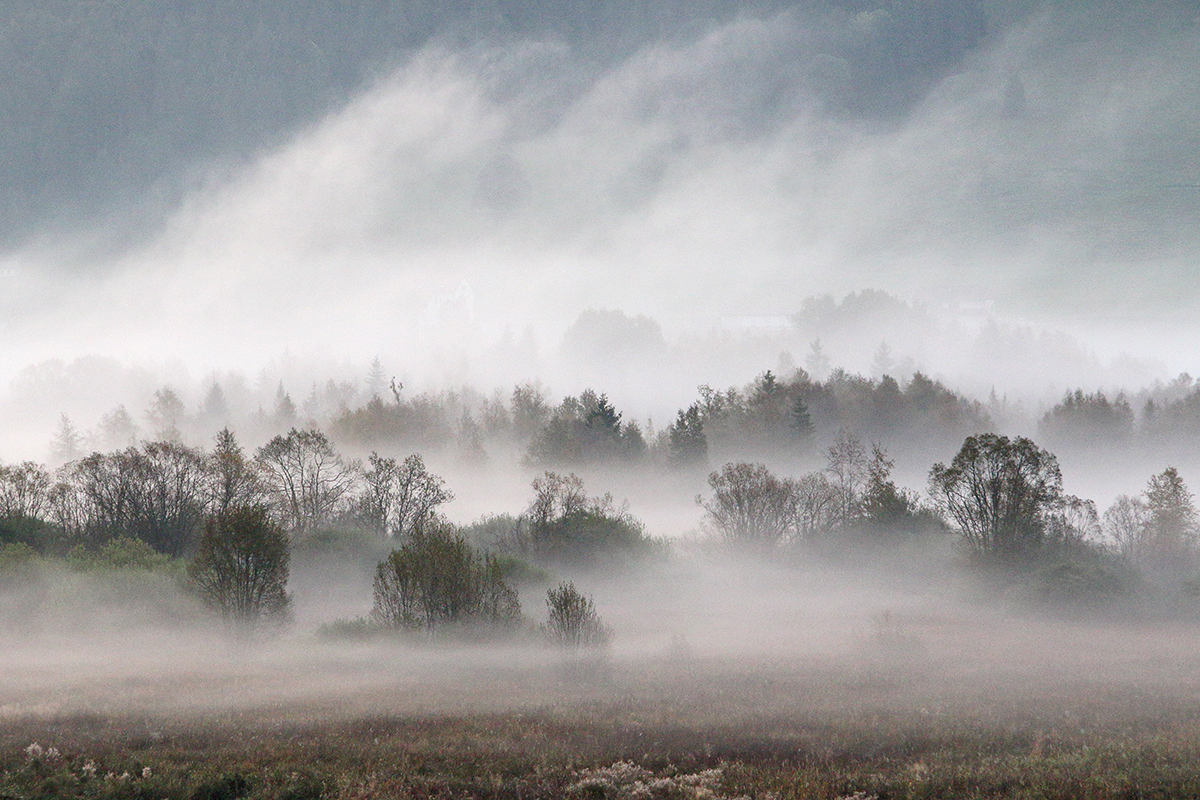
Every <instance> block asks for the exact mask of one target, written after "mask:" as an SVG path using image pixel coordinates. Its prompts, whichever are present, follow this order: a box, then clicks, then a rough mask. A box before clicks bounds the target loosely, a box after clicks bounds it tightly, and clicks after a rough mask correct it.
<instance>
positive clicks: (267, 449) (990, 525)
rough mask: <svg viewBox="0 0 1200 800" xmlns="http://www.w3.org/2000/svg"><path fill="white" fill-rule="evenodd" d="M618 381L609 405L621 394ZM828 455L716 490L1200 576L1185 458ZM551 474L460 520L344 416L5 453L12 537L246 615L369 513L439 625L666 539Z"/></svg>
mask: <svg viewBox="0 0 1200 800" xmlns="http://www.w3.org/2000/svg"><path fill="white" fill-rule="evenodd" d="M834 383H835V385H836V381H835V382H834ZM867 383H868V385H870V382H867ZM791 385H792V386H801V387H805V386H808V387H811V386H813V384H811V383H807V382H805V381H804V380H803V379H798V380H797V381H795V382H793V384H791ZM755 386H756V389H755V394H753V395H750V396H751V397H752V398H759V400H758V402H762V400H761V398H763V397H766V398H771V399H772V400H775V399H777V398H778V396H779V395H783V396H784V397H785V402H784V403H781V404H780V405H779V406H778V407H786V394H785V392H786V390H785V389H784V388H783V387H781V386H780V385H779V384H777V383H775V382H774V381H773V380H772V376H771V375H770V374H769V373H768V374H766V375H764V376H763V378H761V379H760V380H759V381H758V382H756V384H755ZM733 397H734V399H735V400H736V399H737V398H740V397H741V394H740V393H736V392H735V393H734V394H733ZM1086 399H1087V398H1086V397H1085V398H1084V400H1085V401H1086ZM601 400H602V396H601V397H595V398H594V402H595V404H596V405H595V406H594V408H598V409H604V408H611V407H609V406H607V405H606V404H605V403H602V402H601ZM1077 400H1078V398H1073V406H1078V402H1076V401H1077ZM552 413H553V412H551V414H552ZM602 413H605V414H608V419H609V420H610V421H611V425H610V427H609V430H610V431H612V430H620V429H619V428H617V426H616V424H615V423H616V421H617V420H618V419H619V418H618V417H616V415H615V414H610V413H609V412H607V411H604V412H602ZM571 418H572V419H574V420H576V421H580V420H582V421H583V422H584V423H586V420H587V417H586V416H580V415H574V416H572V417H571ZM610 435H613V436H618V435H619V434H616V433H612V434H610ZM535 440H536V437H535ZM823 455H824V457H825V462H826V463H825V466H824V468H822V469H820V470H816V471H812V472H808V473H805V474H801V475H799V476H785V475H777V474H775V473H773V472H772V471H771V470H770V469H768V468H767V467H766V466H764V465H762V464H757V463H752V462H746V461H737V462H734V461H731V462H729V463H726V464H725V465H724V466H722V467H721V468H720V469H718V470H715V471H713V472H712V473H711V474H710V475H709V479H708V483H709V489H710V492H709V494H708V495H706V496H700V497H697V498H696V500H697V502H698V503H699V504H700V505H701V506H702V507H703V509H704V511H705V518H706V526H707V527H708V528H709V530H710V531H711V532H712V533H713V534H714V535H715V536H716V537H718V538H720V539H721V540H723V541H725V542H727V543H729V544H731V545H734V546H737V547H740V548H747V549H750V550H753V551H755V552H759V553H762V552H771V551H776V550H778V549H780V548H786V547H794V546H801V547H805V546H809V545H813V544H831V543H832V544H834V545H839V544H849V543H851V542H871V543H875V544H882V545H887V544H888V543H897V542H900V541H905V540H908V541H911V540H914V539H915V538H917V537H928V536H943V535H945V534H946V533H947V532H953V533H954V534H957V537H958V539H959V541H960V543H961V546H962V549H963V552H964V553H965V554H966V555H967V556H969V558H970V559H971V560H972V561H973V562H975V563H978V564H980V565H983V566H986V567H988V568H992V569H997V570H1000V571H1001V572H1003V573H1005V574H1016V575H1025V576H1032V577H1029V578H1028V580H1029V581H1032V584H1031V585H1032V586H1034V587H1035V588H1036V590H1037V591H1038V592H1040V593H1041V594H1042V595H1045V596H1049V597H1058V598H1059V599H1067V600H1071V601H1073V602H1074V601H1078V600H1081V599H1082V600H1084V601H1087V602H1101V601H1103V602H1110V601H1112V600H1113V599H1114V598H1116V597H1118V596H1120V595H1122V594H1124V593H1127V592H1129V591H1131V590H1132V589H1134V588H1135V587H1136V586H1138V585H1139V583H1140V582H1145V581H1149V582H1150V583H1152V584H1157V585H1160V586H1166V587H1168V588H1170V587H1174V588H1173V589H1171V590H1172V591H1175V592H1176V593H1177V594H1179V593H1182V594H1183V595H1186V596H1191V595H1193V594H1200V575H1198V571H1200V517H1198V514H1197V511H1196V508H1195V504H1194V500H1193V497H1192V494H1191V493H1190V491H1189V490H1188V489H1187V486H1186V485H1185V483H1184V481H1183V479H1182V478H1181V477H1180V475H1179V473H1178V471H1177V470H1176V469H1174V468H1173V467H1172V468H1167V469H1165V470H1164V471H1163V472H1161V473H1159V474H1156V475H1154V476H1153V477H1151V479H1150V480H1149V483H1148V484H1147V487H1146V489H1145V491H1144V492H1143V493H1142V494H1141V495H1139V496H1136V497H1133V496H1121V497H1118V498H1117V500H1116V501H1115V502H1114V503H1113V505H1112V506H1111V507H1110V508H1109V509H1108V510H1106V511H1105V512H1104V514H1103V515H1100V514H1099V513H1098V511H1097V509H1096V507H1095V504H1094V503H1092V502H1091V501H1087V500H1084V499H1081V498H1078V497H1073V496H1070V495H1067V494H1066V493H1065V492H1064V491H1063V482H1062V474H1061V470H1060V468H1059V464H1058V460H1057V458H1056V457H1055V456H1054V455H1053V454H1052V453H1051V452H1050V451H1049V450H1047V449H1045V448H1043V447H1041V446H1039V445H1038V444H1036V443H1035V442H1033V441H1032V440H1030V439H1027V438H1023V437H1016V438H1009V437H1006V436H1001V435H998V434H994V433H979V434H974V435H971V436H968V437H966V439H965V440H964V441H963V442H962V444H961V446H960V448H959V450H958V452H957V454H956V455H955V456H954V458H953V459H952V460H951V461H950V462H949V463H948V464H943V463H938V464H934V465H933V466H932V468H931V469H930V472H929V483H928V491H927V493H926V494H925V495H924V496H922V495H921V494H919V493H917V492H915V491H913V490H911V489H906V488H903V487H900V486H898V485H897V484H896V483H895V482H894V481H893V480H892V477H891V474H892V467H893V463H892V461H891V459H890V458H889V456H888V454H887V452H886V450H885V449H884V448H883V447H882V446H881V445H879V444H871V445H867V444H865V443H864V442H863V440H861V439H860V438H859V437H858V436H857V435H855V434H854V433H851V432H849V431H848V430H846V429H842V430H840V431H839V432H838V434H837V435H836V436H835V437H834V440H833V441H832V443H830V444H829V445H828V446H827V447H826V448H824V450H823ZM531 488H532V491H533V497H532V499H531V501H530V504H529V506H528V508H527V509H526V510H525V511H524V512H523V513H521V514H519V515H516V516H511V515H501V516H491V517H485V518H483V519H482V520H480V521H479V522H477V523H474V524H472V525H468V526H464V527H461V528H458V527H455V526H454V525H452V524H451V523H450V522H449V521H447V520H446V519H445V517H444V516H443V515H442V514H441V508H442V506H444V505H445V503H447V502H448V501H449V500H450V499H452V497H453V494H452V493H451V492H450V490H449V489H448V488H447V487H446V485H445V482H444V481H443V480H442V479H441V478H440V477H439V476H437V475H434V474H433V473H431V472H429V471H428V470H427V469H426V468H425V465H424V462H423V460H422V459H421V457H420V456H419V455H416V454H414V455H410V456H409V457H407V458H406V459H404V460H403V461H398V460H396V459H391V458H386V457H382V456H380V455H378V454H376V453H373V454H372V455H371V457H370V458H369V459H368V460H367V462H366V464H365V465H364V464H363V463H360V462H357V461H352V460H349V459H346V458H344V457H343V456H342V455H341V454H340V453H339V452H338V451H337V450H336V448H335V447H334V446H333V444H332V443H331V442H330V441H329V439H328V438H327V437H326V436H325V434H324V433H322V432H320V431H316V430H299V429H292V430H290V431H289V432H288V433H286V434H280V435H277V436H275V437H274V438H272V439H271V440H270V441H269V442H267V443H266V444H264V445H263V446H262V447H260V448H258V449H257V450H256V451H255V453H254V454H253V456H247V455H246V454H245V452H244V451H243V449H242V448H241V447H240V445H239V444H238V442H237V440H236V438H235V437H234V436H233V434H232V433H231V432H229V431H228V430H225V431H222V432H221V433H220V434H219V435H218V436H217V437H216V440H215V443H214V447H213V449H212V451H204V450H201V449H199V448H191V447H187V446H185V445H182V444H180V443H178V442H169V441H167V442H145V443H142V444H140V445H137V446H131V447H128V448H125V449H122V450H114V451H111V452H108V453H93V454H91V455H88V456H85V457H83V458H80V459H77V460H75V461H72V462H69V463H68V464H66V465H64V466H63V467H61V468H60V469H58V470H56V471H54V472H51V471H49V470H47V469H46V468H45V467H43V466H41V465H39V464H36V463H32V462H25V463H22V464H16V465H4V466H0V544H3V545H5V546H16V547H24V548H27V549H30V548H31V549H33V550H39V551H41V552H45V553H55V552H57V553H59V554H64V553H67V552H68V550H69V551H70V553H71V554H72V555H73V557H75V558H77V559H80V558H84V557H85V554H88V553H91V554H93V555H91V556H86V557H87V558H92V559H93V560H95V559H100V560H105V559H107V560H109V561H111V560H113V559H117V560H118V561H119V560H121V559H124V560H126V561H129V560H131V559H132V560H133V561H138V560H140V561H146V558H144V557H142V556H137V554H136V552H135V551H136V548H138V547H140V548H143V550H144V553H146V554H161V555H162V556H166V557H171V558H188V559H190V566H189V570H188V572H189V575H190V576H191V579H192V581H193V583H194V585H195V586H196V587H197V589H198V591H199V592H200V593H201V594H202V596H204V597H205V598H206V599H207V600H208V601H209V602H210V603H211V604H212V605H213V606H214V607H216V608H218V609H219V610H221V612H222V613H223V614H224V615H225V616H226V617H227V618H229V619H230V620H232V621H237V622H245V621H248V620H254V619H257V618H260V617H263V616H279V615H282V614H284V613H286V609H287V606H288V596H287V594H286V583H287V569H288V566H287V565H288V554H289V548H290V547H291V546H292V545H295V544H296V543H298V542H303V541H305V540H306V539H309V538H312V537H313V536H315V535H317V534H318V532H319V531H321V530H329V529H342V530H346V529H352V530H357V531H360V532H367V533H369V534H370V535H371V536H373V537H374V540H375V541H376V542H379V543H381V544H382V543H386V546H388V547H392V548H393V549H392V551H391V553H390V555H388V556H387V557H386V558H385V559H384V560H383V561H381V562H380V564H379V566H378V569H377V572H376V579H375V593H376V607H375V611H374V615H373V619H374V621H375V624H378V625H381V626H383V627H388V628H396V629H403V630H422V631H433V630H437V629H441V628H445V627H447V626H457V627H461V626H464V625H477V624H478V625H484V626H487V627H493V628H494V627H500V628H503V627H512V626H514V625H517V624H518V623H519V621H520V620H521V614H520V604H519V599H518V597H517V594H516V589H515V588H514V583H513V581H514V580H516V579H517V578H518V577H519V574H520V572H521V570H522V569H527V568H528V564H530V563H532V564H540V565H544V566H551V567H555V566H568V567H572V568H579V567H584V568H596V567H607V568H613V567H616V568H620V567H622V566H625V565H628V564H630V563H632V562H633V561H635V560H637V559H641V558H645V557H647V556H650V555H653V554H656V553H661V552H662V547H661V545H659V544H658V543H656V542H655V541H654V540H652V539H651V538H650V537H649V536H648V535H647V534H646V531H645V528H644V526H643V525H642V524H641V522H640V521H638V520H637V519H636V518H635V517H633V516H632V514H630V512H629V510H628V509H627V508H626V507H618V506H617V505H616V503H615V502H614V501H613V498H612V497H611V495H607V494H606V495H601V496H589V494H588V493H587V492H586V490H585V488H584V485H583V481H582V480H581V479H580V478H578V477H577V476H575V475H573V474H566V475H564V474H560V473H556V472H546V473H544V474H543V475H542V476H540V477H538V478H537V479H535V480H534V481H533V483H532V487H531ZM135 545H136V547H135ZM114 554H115V555H114ZM127 556H128V557H127ZM135 556H136V557H135ZM114 563H115V562H114ZM523 564H524V565H526V566H525V567H522V566H521V565H523ZM557 600H559V601H563V602H564V603H565V602H566V601H565V600H563V598H562V597H558V598H557ZM577 600H578V598H574V599H572V603H575V602H576V601H577ZM551 602H552V605H553V602H556V601H555V599H554V598H551ZM576 604H577V603H576ZM568 605H569V604H568ZM572 607H574V606H572ZM564 608H565V606H564ZM564 613H565V612H564Z"/></svg>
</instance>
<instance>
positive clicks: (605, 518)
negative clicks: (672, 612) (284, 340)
mask: <svg viewBox="0 0 1200 800" xmlns="http://www.w3.org/2000/svg"><path fill="white" fill-rule="evenodd" d="M532 489H533V495H534V496H533V499H532V500H531V502H530V505H529V508H528V510H527V511H525V512H523V513H522V514H519V515H504V516H491V517H486V518H484V519H483V520H481V521H480V522H478V523H476V524H474V525H469V526H465V527H462V528H460V527H457V526H455V525H453V524H451V523H450V522H449V521H448V520H447V519H446V518H445V517H444V516H443V515H442V514H441V508H442V506H444V505H445V504H446V503H447V502H449V501H450V500H452V499H453V496H454V495H453V494H452V492H450V490H449V489H448V488H447V487H446V484H445V481H444V480H443V479H442V478H441V477H439V476H437V475H435V474H433V473H431V472H430V471H429V470H427V469H426V467H425V464H424V462H423V460H422V458H421V456H419V455H416V454H413V455H410V456H408V457H407V458H405V459H403V460H397V459H393V458H388V457H384V456H380V455H379V454H377V453H372V454H371V456H370V457H369V458H368V459H367V460H366V462H365V463H364V462H359V461H355V460H351V459H347V458H345V457H343V456H342V455H341V454H340V453H339V452H338V451H337V450H336V449H335V448H334V446H333V445H332V444H331V443H330V441H329V439H328V437H327V436H326V435H325V434H324V433H322V432H320V431H317V430H297V429H292V430H290V431H289V432H288V433H286V434H281V435H278V436H276V437H274V438H272V439H271V440H270V441H269V442H267V443H266V444H265V445H263V446H262V447H260V448H258V449H257V451H255V452H254V454H253V456H249V455H247V454H246V452H245V450H244V449H243V448H242V447H241V446H240V445H239V443H238V442H237V439H236V437H235V436H234V434H233V433H231V432H230V431H229V430H228V429H226V430H223V431H221V432H220V433H219V434H218V435H217V436H216V439H215V444H214V447H213V449H212V450H211V451H206V450H203V449H201V448H193V447H188V446H186V445H183V444H180V443H179V442H173V441H153V442H144V443H142V444H140V445H137V446H131V447H128V448H125V449H122V450H115V451H111V452H106V453H101V452H95V453H92V454H91V455H88V456H85V457H83V458H80V459H77V460H75V461H72V462H69V463H67V464H65V465H64V466H62V467H61V468H59V469H57V470H55V471H50V470H48V469H47V468H46V467H44V466H42V465H40V464H37V463H34V462H24V463H21V464H15V465H0V569H4V568H7V567H8V566H10V565H12V564H19V563H23V562H28V561H30V560H31V559H35V558H46V557H48V558H56V559H60V560H64V561H65V562H66V563H68V564H72V565H76V566H81V567H92V566H96V567H99V568H122V567H130V568H137V569H158V568H167V569H171V570H174V572H176V573H179V574H182V573H183V572H185V571H186V574H187V577H188V584H187V587H188V588H189V589H190V590H192V591H194V592H196V593H197V594H198V595H199V596H201V597H202V598H203V599H204V600H205V601H206V602H208V603H209V604H210V605H212V606H213V607H214V608H215V609H217V610H218V611H219V612H220V613H221V614H222V615H223V616H224V617H225V618H226V619H228V620H229V621H231V622H233V623H237V624H256V623H258V622H261V621H263V620H268V619H273V620H278V619H283V618H286V616H287V613H288V609H289V603H290V598H289V596H288V594H287V591H286V586H287V581H288V570H289V560H290V557H291V553H292V552H293V551H294V550H295V549H296V548H298V547H299V548H308V549H310V550H312V549H315V550H316V551H321V549H322V548H323V547H327V546H328V545H329V544H330V543H331V542H332V543H335V544H340V545H341V546H343V547H344V546H349V547H351V548H353V549H356V550H357V551H358V552H359V553H360V555H361V554H365V555H372V554H376V553H381V552H386V551H387V550H388V549H389V548H391V552H390V553H389V554H387V555H386V556H385V557H384V558H383V560H382V561H380V562H379V564H378V567H377V570H376V575H375V582H374V595H375V603H374V609H373V612H372V615H371V617H370V619H369V620H368V621H366V623H367V624H368V625H369V627H371V628H372V629H381V630H393V629H399V630H408V631H434V630H441V629H444V628H446V627H454V628H458V629H461V628H480V627H482V628H496V629H513V628H515V627H519V626H521V625H523V624H524V623H525V622H526V620H525V618H524V617H523V616H522V614H521V606H520V601H519V598H518V595H517V587H516V584H519V583H521V582H522V581H528V580H530V579H531V577H532V578H535V579H537V580H542V581H545V580H548V577H547V574H546V573H544V572H542V571H541V570H540V568H539V567H550V568H562V567H567V568H582V567H587V568H606V567H607V568H613V567H620V566H622V565H627V564H629V563H631V562H632V561H634V560H636V559H639V558H642V557H644V556H646V555H648V554H650V553H656V552H662V547H661V545H658V544H656V543H655V542H653V541H652V540H651V539H650V537H649V536H648V535H647V534H646V532H645V529H644V527H643V526H642V524H641V523H640V522H639V521H638V520H636V519H635V518H633V517H632V515H630V514H629V512H628V510H627V509H625V508H622V507H618V506H617V505H616V504H615V503H614V502H613V499H612V497H611V496H609V495H604V496H599V497H589V496H588V494H587V493H586V491H585V490H584V486H583V482H582V481H581V480H580V479H579V478H577V477H575V476H573V475H570V476H560V475H557V474H555V473H552V472H548V473H546V474H545V475H543V476H542V477H540V478H538V479H536V480H535V481H534V482H533V486H532ZM335 557H336V556H335ZM182 564H186V568H184V567H175V566H172V565H182ZM535 565H539V566H535ZM555 592H556V593H555ZM547 602H548V604H549V606H548V611H549V613H550V620H551V623H550V624H551V629H550V630H549V631H548V632H547V635H549V636H551V638H552V639H556V640H563V641H567V642H569V643H572V644H571V646H576V645H578V644H579V642H580V641H584V642H586V643H587V645H588V646H589V647H590V646H593V645H597V644H599V643H602V641H606V638H605V636H602V635H601V633H602V632H603V628H602V626H601V624H600V623H599V622H598V617H595V615H594V609H593V610H592V611H593V613H592V614H591V615H590V616H589V615H587V614H585V615H584V617H583V618H579V617H578V613H577V612H579V610H580V608H584V609H585V610H587V609H591V605H590V600H589V599H587V598H584V597H583V596H582V595H580V594H578V593H577V592H576V591H575V589H574V586H573V585H569V584H564V585H561V586H559V587H558V588H557V589H555V590H554V591H553V592H552V593H551V594H549V595H548V596H547ZM556 609H557V610H556ZM556 613H560V614H567V617H568V618H567V619H557V621H556V617H555V614H556ZM578 626H583V628H579V627H578ZM597 626H600V627H597ZM581 631H582V632H581ZM581 637H582V639H581Z"/></svg>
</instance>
